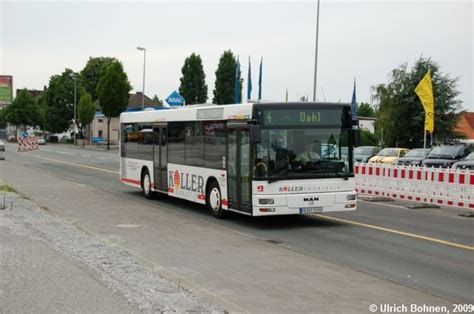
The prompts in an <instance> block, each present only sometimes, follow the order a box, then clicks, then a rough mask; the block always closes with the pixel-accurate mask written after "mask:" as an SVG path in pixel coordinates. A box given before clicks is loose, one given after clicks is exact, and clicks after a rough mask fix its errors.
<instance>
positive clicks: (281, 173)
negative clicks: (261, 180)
mask: <svg viewBox="0 0 474 314" xmlns="http://www.w3.org/2000/svg"><path fill="white" fill-rule="evenodd" d="M287 174H288V169H286V168H284V169H281V170H279V171H277V172H276V173H275V174H274V175H272V176H270V177H268V183H272V182H276V181H279V180H283V179H286V178H288V176H287Z"/></svg>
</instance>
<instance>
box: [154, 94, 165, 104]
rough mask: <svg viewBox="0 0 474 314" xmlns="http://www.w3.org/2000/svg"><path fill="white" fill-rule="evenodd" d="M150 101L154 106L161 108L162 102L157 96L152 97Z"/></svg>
mask: <svg viewBox="0 0 474 314" xmlns="http://www.w3.org/2000/svg"><path fill="white" fill-rule="evenodd" d="M152 100H153V103H154V104H156V105H159V106H163V101H162V100H161V99H160V98H159V97H158V96H157V95H155V96H153V99H152Z"/></svg>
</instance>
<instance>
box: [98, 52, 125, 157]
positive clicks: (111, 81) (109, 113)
mask: <svg viewBox="0 0 474 314" xmlns="http://www.w3.org/2000/svg"><path fill="white" fill-rule="evenodd" d="M131 89H132V87H131V86H130V83H129V82H128V77H127V74H126V73H125V72H124V70H123V66H122V64H121V63H120V62H119V61H114V62H112V63H111V64H110V65H109V66H107V68H106V69H105V71H104V73H103V74H102V76H101V78H100V80H99V84H98V85H97V94H98V95H99V103H100V107H101V108H102V113H103V114H104V115H105V116H106V117H107V150H109V149H110V120H111V119H112V118H113V117H118V116H119V115H120V114H121V113H122V112H124V111H125V110H126V109H127V105H128V100H129V94H128V93H129V92H130V90H131Z"/></svg>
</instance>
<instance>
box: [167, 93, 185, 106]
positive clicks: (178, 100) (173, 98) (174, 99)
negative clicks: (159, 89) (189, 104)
mask: <svg viewBox="0 0 474 314" xmlns="http://www.w3.org/2000/svg"><path fill="white" fill-rule="evenodd" d="M165 100H166V102H167V103H168V104H169V105H170V106H181V105H183V103H184V98H183V97H181V95H180V94H179V93H178V92H177V91H173V92H172V93H171V95H169V96H168V98H166V99H165Z"/></svg>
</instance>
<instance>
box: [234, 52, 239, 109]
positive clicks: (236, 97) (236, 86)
mask: <svg viewBox="0 0 474 314" xmlns="http://www.w3.org/2000/svg"><path fill="white" fill-rule="evenodd" d="M234 102H235V103H236V104H240V61H239V59H238V58H237V65H236V69H235V82H234Z"/></svg>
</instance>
